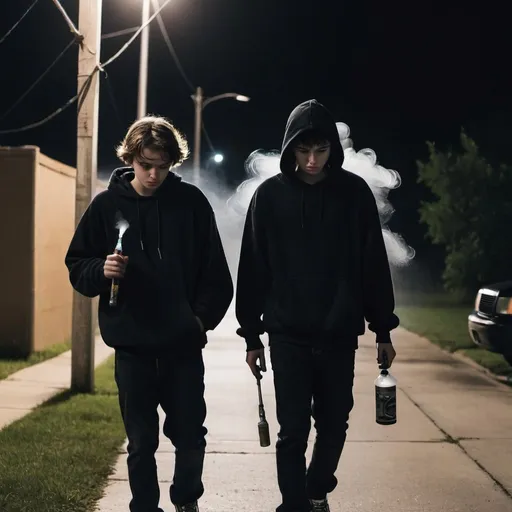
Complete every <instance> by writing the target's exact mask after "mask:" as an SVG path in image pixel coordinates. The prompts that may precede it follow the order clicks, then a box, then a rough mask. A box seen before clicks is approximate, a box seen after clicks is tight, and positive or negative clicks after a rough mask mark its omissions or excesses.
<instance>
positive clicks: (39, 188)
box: [0, 147, 105, 357]
mask: <svg viewBox="0 0 512 512" xmlns="http://www.w3.org/2000/svg"><path fill="white" fill-rule="evenodd" d="M75 176H76V171H75V169H73V168H72V167H69V166H67V165H64V164H62V163H61V162H58V161H56V160H53V159H51V158H48V157H47V156H45V155H43V154H41V153H40V151H39V148H37V147H20V148H1V147H0V183H1V191H2V201H0V219H2V220H1V221H0V240H1V242H0V282H1V283H2V285H3V286H2V289H1V290H0V291H1V293H0V354H4V355H6V354H8V355H14V356H22V357H23V356H27V355H28V354H30V353H32V352H33V351H40V350H42V349H44V348H46V347H48V346H51V345H53V344H55V343H62V342H65V341H67V340H69V339H70V338H71V320H72V307H73V290H72V288H71V285H70V283H69V278H68V273H67V269H66V267H65V265H64V256H65V254H66V251H67V248H68V245H69V242H70V240H71V237H72V236H73V232H74V226H75ZM104 186H105V184H104V183H98V189H99V190H102V189H103V188H104ZM96 306H97V300H95V301H94V310H95V311H96ZM94 320H95V321H96V318H95V319H94Z"/></svg>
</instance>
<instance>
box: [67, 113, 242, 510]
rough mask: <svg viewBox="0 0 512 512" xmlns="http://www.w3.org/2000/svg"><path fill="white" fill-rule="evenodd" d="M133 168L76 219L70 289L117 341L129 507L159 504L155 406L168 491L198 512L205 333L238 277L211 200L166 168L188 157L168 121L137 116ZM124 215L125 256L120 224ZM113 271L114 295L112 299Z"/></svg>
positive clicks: (122, 149)
mask: <svg viewBox="0 0 512 512" xmlns="http://www.w3.org/2000/svg"><path fill="white" fill-rule="evenodd" d="M117 155H118V157H119V158H120V159H121V160H122V161H123V162H124V163H125V164H127V165H129V166H130V167H125V168H121V169H117V170H115V171H114V172H113V174H112V176H111V178H110V182H109V185H108V189H107V190H106V191H104V192H102V193H100V194H98V195H97V196H96V197H95V198H94V199H93V201H92V202H91V204H90V205H89V207H88V209H87V211H86V212H85V214H84V215H83V217H82V218H81V220H80V223H79V225H78V227H77V229H76V232H75V234H74V236H73V239H72V241H71V244H70V246H69V250H68V252H67V255H66V258H65V263H66V266H67V267H68V269H69V276H70V281H71V284H72V285H73V288H74V289H75V290H76V291H78V292H79V293H81V294H82V295H85V296H86V297H96V296H98V295H99V297H100V301H99V311H98V318H99V327H100V330H101V335H102V337H103V340H104V341H105V343H106V344H107V345H109V346H111V347H114V349H115V378H116V382H117V386H118V389H119V404H120V408H121V414H122V417H123V422H124V426H125V429H126V434H127V437H128V474H129V481H130V488H131V492H132V500H131V502H130V510H131V512H158V511H160V512H161V509H159V508H158V504H159V500H160V493H159V486H158V479H157V468H156V463H155V452H156V450H157V447H158V443H159V418H158V413H157V408H158V406H159V405H160V406H161V407H162V409H163V410H164V412H165V415H166V417H165V423H164V427H163V431H164V434H165V435H166V436H167V437H168V438H169V439H170V440H171V442H172V443H173V445H174V447H175V449H176V459H175V473H174V480H173V483H172V485H171V487H170V497H171V501H172V503H173V504H174V505H175V507H176V510H177V511H178V512H180V511H183V512H196V511H198V504H197V501H198V499H199V498H200V497H201V496H202V494H203V492H204V489H203V483H202V473H203V461H204V455H205V446H206V441H205V435H206V433H207V430H206V428H205V427H204V421H205V418H206V404H205V400H204V364H203V357H202V349H203V348H204V346H205V345H206V343H207V336H206V333H207V331H211V330H213V329H215V327H216V326H217V325H218V324H219V323H220V321H221V320H222V318H223V317H224V315H225V314H226V311H227V309H228V307H229V304H230V303H231V300H232V298H233V283H232V280H231V275H230V273H229V269H228V265H227V261H226V258H225V254H224V249H223V246H222V243H221V240H220V237H219V233H218V231H217V225H216V221H215V216H214V213H213V211H212V208H211V206H210V204H209V202H208V200H207V199H206V197H205V196H204V195H203V194H202V192H200V190H199V189H198V188H196V187H195V186H193V185H190V184H188V183H184V182H183V181H181V178H179V177H178V176H177V175H176V174H174V173H173V172H170V169H171V168H172V167H174V166H177V165H179V164H181V163H182V162H183V161H184V160H185V159H186V157H187V156H188V145H187V142H186V140H185V139H184V137H183V136H182V135H181V134H180V133H179V132H178V131H177V130H176V128H175V127H174V126H173V125H171V124H170V123H169V122H168V121H167V120H165V119H163V118H159V117H147V118H143V119H140V120H139V121H136V122H135V123H134V124H133V125H132V126H131V127H130V129H129V130H128V133H127V134H126V137H125V139H124V141H123V142H122V144H121V145H120V146H119V148H118V149H117ZM120 216H121V217H122V218H123V219H126V220H127V221H128V223H129V228H128V230H127V231H126V232H125V234H124V236H123V238H122V246H123V255H116V254H114V248H115V246H116V242H117V239H118V230H117V229H116V222H117V220H118V219H119V218H120ZM112 279H118V280H119V296H118V303H117V305H116V306H115V307H111V306H110V305H109V299H110V289H111V283H112Z"/></svg>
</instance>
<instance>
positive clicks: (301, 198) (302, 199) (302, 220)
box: [300, 189, 306, 229]
mask: <svg viewBox="0 0 512 512" xmlns="http://www.w3.org/2000/svg"><path fill="white" fill-rule="evenodd" d="M305 207H306V205H305V201H304V189H302V190H301V191H300V225H301V227H302V229H304V208H305Z"/></svg>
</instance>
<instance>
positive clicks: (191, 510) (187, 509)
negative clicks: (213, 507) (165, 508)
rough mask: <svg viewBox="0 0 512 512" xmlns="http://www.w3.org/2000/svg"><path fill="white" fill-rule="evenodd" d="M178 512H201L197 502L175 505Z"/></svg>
mask: <svg viewBox="0 0 512 512" xmlns="http://www.w3.org/2000/svg"><path fill="white" fill-rule="evenodd" d="M174 507H175V508H176V512H199V506H198V504H197V501H194V502H193V503H187V504H186V505H174Z"/></svg>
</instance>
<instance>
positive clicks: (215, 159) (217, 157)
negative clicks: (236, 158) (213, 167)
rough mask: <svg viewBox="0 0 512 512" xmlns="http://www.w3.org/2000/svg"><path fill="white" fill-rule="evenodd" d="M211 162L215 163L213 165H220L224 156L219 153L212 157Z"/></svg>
mask: <svg viewBox="0 0 512 512" xmlns="http://www.w3.org/2000/svg"><path fill="white" fill-rule="evenodd" d="M213 160H214V161H215V163H217V164H220V163H221V162H222V161H223V160H224V155H221V154H220V153H217V154H216V155H215V156H214V157H213Z"/></svg>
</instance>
